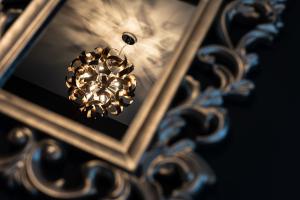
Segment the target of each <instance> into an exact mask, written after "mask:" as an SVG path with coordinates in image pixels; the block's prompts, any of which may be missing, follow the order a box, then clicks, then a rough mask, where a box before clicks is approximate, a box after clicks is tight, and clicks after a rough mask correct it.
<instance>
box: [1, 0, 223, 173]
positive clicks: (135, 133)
mask: <svg viewBox="0 0 300 200" xmlns="http://www.w3.org/2000/svg"><path fill="white" fill-rule="evenodd" d="M58 2H59V0H52V1H47V3H45V7H44V9H43V10H41V12H40V13H39V14H37V16H36V17H34V16H32V17H31V18H27V20H25V19H24V21H26V22H27V23H29V21H31V20H32V19H34V20H33V21H32V24H33V25H32V26H33V27H32V28H29V30H28V34H26V35H25V36H23V37H20V38H19V40H17V42H16V40H15V39H16V38H17V37H18V36H19V35H17V34H16V35H14V38H15V39H12V40H9V43H10V44H11V45H12V44H14V43H15V45H13V50H12V51H10V52H9V53H7V54H5V55H2V54H0V60H1V61H0V80H1V79H3V78H5V74H7V72H8V71H9V67H10V66H11V64H12V63H13V61H14V60H15V58H16V57H17V55H18V54H19V53H20V52H21V50H22V49H23V48H24V46H25V45H26V42H28V41H29V40H30V38H31V37H32V35H33V34H34V32H35V31H36V30H37V29H38V27H39V26H40V25H41V24H42V22H43V21H44V20H45V19H46V17H47V14H49V13H50V12H51V10H52V9H53V8H54V7H55V5H57V4H58ZM221 3H222V0H202V1H201V2H200V3H199V5H198V7H197V9H196V11H195V15H194V17H193V20H192V21H191V22H190V25H189V28H188V29H187V30H186V33H185V35H184V37H183V39H182V40H181V42H180V44H179V45H178V47H177V50H176V52H175V53H174V56H173V58H172V59H171V60H170V62H169V64H168V66H167V67H166V71H165V73H164V74H163V76H162V77H161V79H160V80H159V81H158V82H157V83H156V86H154V87H153V88H152V90H151V91H150V93H151V95H149V98H148V99H147V102H144V103H143V105H142V109H140V111H139V112H138V113H137V115H136V117H135V119H134V121H133V122H132V124H131V125H130V126H129V128H128V130H127V132H126V133H125V136H124V137H123V139H122V140H121V142H120V141H117V140H116V139H114V138H110V137H108V136H106V135H104V134H99V132H96V131H95V130H92V129H90V128H87V127H85V126H83V125H81V124H78V123H76V122H74V121H71V120H69V119H67V118H65V117H62V116H60V115H58V114H55V113H53V112H51V111H48V110H46V109H44V108H41V107H39V106H37V105H34V104H32V103H30V102H28V101H26V100H23V99H21V98H19V97H17V96H15V95H13V94H10V93H8V92H6V91H4V90H0V104H1V105H2V106H1V107H0V112H2V113H4V114H6V115H8V116H10V117H12V118H15V119H17V120H18V121H21V122H23V123H25V124H27V125H29V126H32V127H34V128H36V129H39V130H41V131H43V132H45V133H47V134H49V135H50V136H53V137H55V138H57V139H60V140H62V141H64V142H66V143H69V144H71V145H73V146H76V147H78V148H80V149H82V150H84V151H86V152H88V153H91V154H93V155H95V156H97V157H99V158H102V159H104V160H105V161H108V162H110V163H113V164H115V165H117V166H119V167H122V168H124V169H126V170H129V171H133V170H135V169H136V167H137V166H138V164H139V161H140V159H141V157H142V155H143V154H144V153H145V150H146V148H147V147H148V145H149V143H150V142H151V139H152V138H153V135H154V134H155V131H156V129H157V127H158V125H159V123H160V121H161V119H162V118H163V116H164V115H165V113H166V111H167V109H168V107H169V104H170V102H171V100H172V98H173V96H174V95H175V93H176V91H177V89H178V87H179V85H180V83H181V81H182V79H183V78H184V75H185V74H186V71H187V69H188V68H189V66H190V63H191V62H192V60H193V58H194V56H195V53H196V52H197V50H198V48H199V45H200V43H201V42H202V40H203V39H204V37H205V35H206V33H207V31H208V29H209V27H210V25H211V24H212V21H213V19H214V18H215V16H216V13H217V11H218V9H219V7H220V5H221ZM24 14H25V13H24ZM26 33H27V32H26ZM0 46H1V43H0ZM4 47H5V46H4ZM0 48H1V47H0ZM2 48H3V47H2ZM0 50H1V49H0ZM2 52H3V51H2ZM4 52H5V51H4ZM170 80H172V81H170Z"/></svg>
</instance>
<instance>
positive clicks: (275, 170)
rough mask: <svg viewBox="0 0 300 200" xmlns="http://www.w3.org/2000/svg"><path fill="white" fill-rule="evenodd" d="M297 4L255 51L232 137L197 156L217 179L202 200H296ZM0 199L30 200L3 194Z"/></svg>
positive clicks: (233, 108) (293, 0)
mask: <svg viewBox="0 0 300 200" xmlns="http://www.w3.org/2000/svg"><path fill="white" fill-rule="evenodd" d="M299 21H300V1H297V0H289V1H288V4H287V10H286V11H285V14H284V22H285V27H284V28H283V29H282V32H281V34H280V36H279V37H277V39H276V40H275V41H274V44H273V45H272V46H271V47H267V48H261V49H259V50H258V52H259V55H260V66H259V68H258V69H259V70H258V73H256V76H255V79H254V81H255V83H256V89H255V91H254V93H253V95H252V96H251V97H250V98H249V100H248V101H247V102H246V103H242V104H230V103H228V104H226V107H227V108H228V110H229V116H230V124H231V128H230V132H229V135H228V138H227V139H226V141H225V142H224V143H222V144H220V145H217V146H213V147H208V148H205V149H203V150H202V151H201V152H200V153H201V155H202V156H203V157H204V158H205V159H206V160H207V161H208V163H209V164H210V165H211V167H212V168H213V170H214V171H215V173H216V175H217V178H218V180H217V184H216V185H215V186H213V187H209V188H207V189H206V191H205V192H204V193H203V194H202V196H201V197H202V198H201V199H204V200H227V199H231V200H233V199H237V200H248V199H249V200H250V199H251V200H253V199H299V197H298V198H297V196H296V195H298V196H299V194H298V190H299V189H298V187H299V186H300V181H299V178H300V177H299V173H298V170H300V168H299V167H300V166H299V158H300V157H299V152H300V148H299V146H300V145H299V142H300V131H299V127H298V124H299V123H300V122H299V119H300V118H299V117H298V113H299V112H300V106H299V103H300V94H299V93H300V89H299V86H300V76H299V75H300V70H299V68H300V66H299V62H298V60H299V57H300V55H299V47H300V27H299V26H300V22H299ZM2 188H3V187H2V185H0V199H1V200H6V199H32V198H31V197H30V196H29V195H27V194H26V193H23V192H22V191H15V190H14V191H9V190H6V191H3V189H2Z"/></svg>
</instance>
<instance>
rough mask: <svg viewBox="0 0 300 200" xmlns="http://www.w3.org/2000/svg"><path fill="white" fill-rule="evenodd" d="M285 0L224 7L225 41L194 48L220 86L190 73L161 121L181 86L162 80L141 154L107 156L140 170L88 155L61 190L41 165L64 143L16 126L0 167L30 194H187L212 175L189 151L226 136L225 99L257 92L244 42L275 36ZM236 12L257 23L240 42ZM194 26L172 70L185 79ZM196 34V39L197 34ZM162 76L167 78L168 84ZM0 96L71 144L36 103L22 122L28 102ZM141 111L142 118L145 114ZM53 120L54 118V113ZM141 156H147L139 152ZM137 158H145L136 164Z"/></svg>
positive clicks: (239, 0)
mask: <svg viewBox="0 0 300 200" xmlns="http://www.w3.org/2000/svg"><path fill="white" fill-rule="evenodd" d="M210 2H212V1H210ZM216 2H218V1H216ZM284 2H285V1H284V0H233V1H230V2H229V3H228V4H226V5H225V6H224V9H223V11H222V13H221V15H220V18H219V20H218V22H219V23H218V24H217V26H218V28H219V32H218V33H219V37H220V39H221V40H222V41H223V43H224V45H208V46H205V47H202V48H200V49H199V50H198V52H197V58H198V60H199V61H201V63H202V64H201V65H199V66H202V67H203V66H206V67H207V69H208V70H210V71H211V72H212V74H214V75H215V77H217V79H218V80H219V81H218V84H217V85H214V86H208V87H206V88H205V89H204V90H201V88H200V83H201V80H195V78H193V77H192V76H191V75H187V76H185V78H184V80H183V81H182V87H183V88H184V89H185V91H186V92H187V93H188V96H187V98H186V99H185V100H184V101H182V102H181V103H179V104H177V105H176V106H175V107H173V108H172V109H171V110H169V111H168V112H167V114H166V115H165V117H164V119H163V120H161V117H163V115H164V112H165V110H166V109H167V107H168V105H169V103H170V100H171V99H168V98H165V97H166V95H170V94H172V96H173V94H175V92H176V89H177V88H178V85H175V86H172V85H171V84H168V83H164V82H163V81H162V82H161V84H162V85H164V84H165V86H162V88H163V89H162V90H164V91H170V92H165V93H164V94H162V93H159V92H158V91H157V95H158V94H160V99H161V100H160V101H164V102H158V103H157V104H156V105H155V107H152V108H155V109H158V108H163V109H161V111H160V112H159V113H158V114H157V115H155V116H151V117H149V118H147V121H148V122H149V123H148V124H150V122H151V124H152V123H153V124H154V125H155V126H153V127H151V126H150V125H148V127H146V128H145V129H144V130H147V131H149V133H150V132H151V134H149V135H143V137H144V138H139V139H138V140H137V142H141V141H142V140H143V139H145V140H148V141H147V142H145V143H143V142H142V143H143V145H144V147H143V151H140V152H139V153H138V155H136V156H135V157H134V158H133V157H131V159H133V160H132V161H131V163H129V164H128V163H127V164H126V165H124V163H123V164H121V163H116V162H115V161H112V160H108V161H110V162H113V163H114V164H117V165H119V166H121V167H124V168H126V169H129V170H130V169H131V170H133V169H135V168H136V167H137V166H138V165H139V166H140V172H139V173H137V172H136V173H134V172H133V171H132V172H126V171H124V170H122V169H119V168H117V167H114V166H113V165H111V164H109V163H107V162H106V161H100V160H91V161H88V162H86V163H83V164H82V170H83V171H82V176H83V179H82V185H81V186H80V187H78V188H73V189H65V187H64V186H65V183H66V182H67V180H65V179H63V178H59V179H56V180H54V181H49V180H48V179H47V178H46V177H45V175H44V174H43V173H42V170H41V169H42V162H44V161H47V162H57V161H59V160H61V159H63V154H64V151H63V148H62V146H61V145H60V143H59V142H58V141H56V140H52V139H50V140H41V141H39V140H36V139H35V137H34V133H33V131H34V130H33V129H29V128H26V127H21V128H16V129H14V130H12V131H11V132H9V133H8V135H7V139H8V142H9V143H11V144H12V145H16V144H17V145H21V146H23V148H21V150H20V151H19V152H17V153H15V154H14V155H12V156H8V157H3V158H1V159H0V171H1V172H2V173H3V174H4V175H5V176H6V177H7V179H8V180H11V181H12V182H13V183H18V184H21V185H23V186H24V187H25V188H26V189H27V190H29V191H31V192H33V193H35V192H41V193H43V194H45V195H47V196H50V197H53V198H60V199H74V198H81V197H95V196H96V197H98V198H103V199H136V197H137V196H138V197H140V198H141V199H192V198H193V196H194V195H195V194H196V193H198V192H199V191H200V190H201V189H202V188H203V186H204V185H206V184H212V183H214V182H215V179H216V177H215V175H214V173H213V172H212V170H211V169H210V167H209V166H208V164H206V162H205V161H204V160H203V159H202V158H201V157H200V156H199V155H198V154H197V153H196V152H195V151H194V150H195V148H196V147H197V145H201V144H212V143H217V142H219V141H221V140H222V139H223V138H224V137H226V134H227V131H228V117H227V114H226V113H227V111H226V110H225V108H223V107H222V104H223V97H225V96H231V95H235V96H236V95H238V96H248V95H249V94H250V92H251V90H252V89H254V83H253V82H252V81H250V80H247V79H246V75H247V73H248V72H250V70H251V69H252V67H254V66H256V65H257V64H258V55H257V54H255V53H253V52H250V51H249V47H250V46H251V45H253V44H254V43H256V42H257V41H260V40H261V39H267V40H272V39H273V38H274V36H275V35H277V33H278V32H279V29H280V28H281V27H282V25H283V24H282V22H281V18H280V17H281V13H282V11H283V10H284V8H285V5H284ZM219 3H220V2H219ZM211 6H212V5H211ZM236 17H239V18H242V20H243V21H244V22H247V21H248V20H250V21H251V22H253V21H254V22H255V23H256V26H255V27H254V28H253V29H252V30H250V31H248V32H247V33H245V34H243V36H242V37H241V38H240V40H239V41H238V42H237V43H235V42H233V40H232V36H231V34H230V33H229V28H228V27H229V26H230V24H231V22H233V20H234V19H235V18H236ZM210 20H211V19H204V21H205V23H204V22H203V21H202V20H200V21H199V24H198V25H200V24H201V23H204V24H201V26H202V25H205V24H206V25H208V24H207V23H208V21H210ZM201 21H202V22H201ZM194 23H196V22H194ZM195 27H198V26H195ZM198 28H199V27H198ZM199 31H200V30H199V29H197V31H195V30H194V31H193V30H190V33H191V34H192V35H193V36H194V37H195V38H198V40H197V39H196V41H197V42H196V43H193V41H190V42H187V43H186V44H188V45H186V46H185V47H182V48H181V50H182V51H184V50H185V51H186V52H188V53H189V54H183V55H184V59H187V60H189V62H187V64H186V65H185V64H184V66H185V67H183V68H180V70H179V71H180V72H177V73H178V74H180V75H182V76H184V74H185V72H186V69H187V67H188V64H189V63H190V61H191V60H192V59H193V55H191V52H193V50H194V49H196V48H198V43H199V42H200V41H201V39H202V38H203V37H204V35H202V34H203V33H202V32H201V31H200V32H199ZM198 34H200V35H201V37H197V35H198ZM195 38H194V39H195ZM185 48H186V49H185ZM219 58H222V60H224V59H225V60H226V61H227V62H225V63H226V64H224V62H220V60H219ZM179 61H180V60H179ZM185 61H186V60H185ZM174 62H175V60H174ZM181 62H183V61H180V62H179V63H178V62H177V64H181ZM184 63H186V62H184ZM174 75H175V74H173V75H172V73H170V76H169V78H170V79H171V78H172V81H173V83H174V80H175V81H176V82H178V84H179V83H180V81H181V78H176V77H174ZM182 76H181V77H182ZM167 80H168V79H165V81H167ZM0 94H1V95H0V99H1V100H0V105H1V107H0V110H1V111H2V112H4V113H5V114H7V115H8V116H10V117H13V118H15V119H17V120H20V121H22V122H25V124H29V125H34V124H36V123H37V122H39V123H40V124H41V125H40V127H35V128H37V129H40V130H42V131H45V132H48V133H49V132H51V131H52V132H53V133H52V135H53V136H56V137H58V138H60V139H62V140H63V141H68V140H65V138H64V137H63V136H57V135H55V134H54V133H55V131H54V128H55V127H54V128H53V129H52V130H50V129H51V128H47V127H48V126H49V125H50V127H51V125H52V124H49V122H46V121H45V120H42V118H43V114H42V112H41V110H40V108H37V110H38V112H36V113H34V114H32V116H31V117H30V118H27V119H21V118H20V117H18V115H22V112H24V113H23V116H26V117H28V116H27V115H24V114H25V113H27V111H28V110H26V109H27V108H26V107H27V106H33V105H30V104H28V103H26V102H25V101H23V100H21V99H19V98H17V97H14V96H12V95H11V94H8V93H7V92H4V91H1V93H0ZM155 97H156V96H155ZM8 99H9V101H8ZM165 99H168V100H165ZM11 102H13V103H11ZM16 103H22V104H23V103H25V105H26V106H18V107H17V108H18V109H19V110H18V112H17V111H14V112H12V111H10V110H9V109H10V108H16V107H15V106H16ZM33 108H36V107H33ZM158 110H159V109H158ZM147 111H148V109H147ZM20 113H21V114H20ZM141 115H145V113H143V114H141ZM186 116H190V117H193V118H197V119H198V121H199V123H198V126H199V129H198V130H199V132H196V133H195V134H194V135H193V136H190V135H185V133H184V127H186V126H187V125H188V120H187V119H186ZM51 117H57V116H55V115H52V116H51ZM155 117H158V119H156V118H155ZM156 124H160V125H159V127H158V130H157V132H156V138H155V139H154V141H153V144H152V145H151V146H150V148H149V149H148V150H147V151H146V153H144V150H145V149H146V146H148V143H149V141H150V139H151V138H152V134H153V133H154V131H155V130H156ZM138 128H140V127H139V126H134V127H133V129H136V130H138ZM58 130H60V129H58ZM58 130H56V131H58ZM64 131H66V130H64ZM57 133H58V132H57ZM145 137H146V138H145ZM148 137H151V138H150V139H149V138H148ZM78 139H80V138H76V139H74V140H73V141H71V142H70V141H68V142H70V143H71V144H73V145H76V146H78V147H81V146H80V145H78V144H76V143H77V142H78V141H77V140H78ZM127 139H128V138H127ZM129 139H130V138H129ZM76 141H77V142H76ZM124 144H125V145H127V147H128V149H129V150H128V149H127V153H128V152H132V151H136V150H137V149H136V148H133V149H132V148H130V147H129V146H130V144H131V143H129V142H128V143H126V142H125V143H124ZM128 145H129V146H128ZM133 147H134V146H133ZM81 148H82V147H81ZM88 151H89V150H88ZM91 153H93V152H91ZM142 154H144V155H143V156H142ZM113 155H114V154H113ZM98 156H101V155H98ZM141 156H142V160H141V161H140V162H138V161H139V158H140V157H141ZM101 157H102V158H105V157H103V156H101ZM126 159H128V157H127V158H126ZM133 161H134V162H133ZM138 163H139V164H138ZM174 174H175V175H176V176H177V178H178V179H180V181H181V184H180V185H179V186H176V187H172V188H171V189H170V188H168V183H167V184H165V183H164V182H163V181H161V179H160V178H158V177H168V176H171V175H174ZM99 179H100V180H105V181H108V182H110V183H111V185H110V186H109V188H101V187H98V186H99V185H98V184H99ZM102 182H103V181H102ZM100 186H101V185H100ZM166 188H167V189H166Z"/></svg>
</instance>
